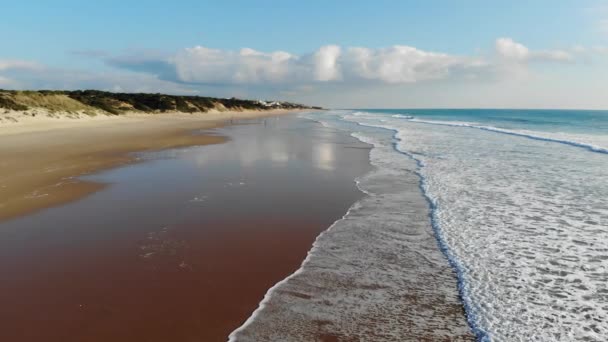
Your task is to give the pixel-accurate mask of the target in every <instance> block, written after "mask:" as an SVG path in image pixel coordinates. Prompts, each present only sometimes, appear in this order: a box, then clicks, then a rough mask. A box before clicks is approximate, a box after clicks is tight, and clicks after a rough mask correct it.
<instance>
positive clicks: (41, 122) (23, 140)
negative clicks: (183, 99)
mask: <svg viewBox="0 0 608 342" xmlns="http://www.w3.org/2000/svg"><path fill="white" fill-rule="evenodd" d="M286 112H287V111H268V112H225V113H220V114H212V113H206V114H194V115H191V114H159V115H151V114H145V115H142V114H139V115H137V114H134V115H133V114H132V115H124V116H103V117H102V116H97V117H91V118H84V119H65V118H64V119H62V120H57V119H49V118H30V119H29V120H24V122H19V123H17V124H2V125H0V221H2V220H6V219H10V218H14V217H18V216H21V215H25V214H28V213H33V212H36V211H38V210H41V209H44V208H48V207H51V206H54V205H59V204H62V203H68V202H70V201H73V200H75V199H78V198H81V197H83V196H86V195H88V194H91V193H93V192H95V191H98V190H100V189H102V188H103V186H104V185H103V184H100V183H93V182H83V181H80V180H78V179H75V177H74V176H78V175H82V174H87V173H90V172H93V171H98V170H103V169H107V168H111V167H115V166H117V165H121V164H126V163H130V162H132V161H133V158H132V156H130V155H129V152H133V151H147V150H159V149H166V148H174V147H183V146H192V145H205V144H213V143H220V142H222V141H223V138H221V137H211V136H205V135H198V134H192V131H193V130H196V129H200V128H209V127H217V126H219V125H221V124H222V123H223V122H224V121H226V120H230V119H231V118H251V117H259V116H266V115H275V114H284V113H286Z"/></svg>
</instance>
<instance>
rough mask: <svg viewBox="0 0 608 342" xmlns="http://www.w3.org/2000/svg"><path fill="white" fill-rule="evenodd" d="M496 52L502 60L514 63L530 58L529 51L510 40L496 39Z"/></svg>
mask: <svg viewBox="0 0 608 342" xmlns="http://www.w3.org/2000/svg"><path fill="white" fill-rule="evenodd" d="M496 52H497V53H498V55H499V56H500V57H502V58H506V59H510V60H516V61H525V60H527V59H528V58H529V57H530V50H528V48H527V47H525V46H524V45H522V44H520V43H517V42H516V41H514V40H513V39H511V38H498V39H497V40H496Z"/></svg>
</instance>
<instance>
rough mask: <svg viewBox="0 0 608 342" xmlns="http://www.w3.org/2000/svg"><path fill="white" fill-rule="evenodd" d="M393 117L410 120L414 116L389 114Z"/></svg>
mask: <svg viewBox="0 0 608 342" xmlns="http://www.w3.org/2000/svg"><path fill="white" fill-rule="evenodd" d="M391 116H392V117H393V118H398V119H408V120H411V119H413V118H414V117H413V116H411V115H401V114H395V115H391Z"/></svg>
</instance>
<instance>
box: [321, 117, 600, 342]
mask: <svg viewBox="0 0 608 342" xmlns="http://www.w3.org/2000/svg"><path fill="white" fill-rule="evenodd" d="M417 114H418V113H410V112H409V111H399V112H398V113H397V114H396V113H395V111H391V112H386V113H382V112H374V113H368V112H364V111H343V112H334V113H330V114H329V115H333V116H335V117H337V118H338V120H346V121H349V122H352V123H357V124H358V125H364V126H370V127H376V128H383V129H386V130H388V131H390V132H392V134H394V136H395V148H394V150H393V152H392V154H390V155H387V156H386V157H385V158H383V162H384V163H385V164H388V165H389V167H393V166H394V165H398V164H399V163H402V160H403V159H413V160H415V161H417V162H418V164H419V167H418V168H417V172H418V173H419V175H420V176H421V177H422V180H423V184H422V185H423V190H424V191H425V194H426V195H427V196H428V198H429V200H430V203H431V206H432V207H433V209H434V210H433V220H434V222H436V225H437V227H436V228H437V232H438V237H439V240H440V241H439V242H440V243H441V244H443V245H445V247H446V249H445V254H446V256H447V257H448V258H449V259H450V260H451V262H452V264H453V266H454V268H455V269H456V270H457V271H458V274H459V282H460V288H461V292H462V295H463V298H464V304H465V307H466V309H467V314H468V318H469V323H470V324H471V326H472V328H473V330H474V332H475V333H476V335H477V337H478V338H480V339H482V340H493V341H524V340H531V339H532V340H542V341H556V340H559V341H573V340H581V341H605V340H606V339H607V338H608V325H607V322H608V248H607V247H606V241H608V202H607V201H606V198H608V182H607V180H608V155H607V154H606V153H605V151H606V150H605V147H606V146H608V145H605V141H606V138H607V136H608V135H607V134H606V132H605V131H603V130H602V129H605V127H604V126H602V125H601V122H600V124H598V125H597V127H595V128H594V129H593V130H590V131H591V132H590V134H585V133H583V131H584V130H580V129H579V128H576V127H577V126H580V123H573V126H575V128H574V129H570V128H568V127H567V126H568V125H567V124H564V123H563V122H562V123H560V124H559V125H553V126H552V128H551V129H543V130H538V131H536V130H534V128H535V127H537V126H538V125H536V126H535V125H525V124H524V123H522V122H518V123H517V127H515V126H513V127H509V128H505V126H504V122H505V121H507V120H505V117H501V118H500V119H499V120H497V119H492V118H483V120H481V119H479V117H481V114H478V118H477V122H476V123H471V122H468V121H467V120H470V119H471V118H467V117H463V116H462V115H461V114H459V113H456V114H454V115H452V116H449V115H448V114H449V111H444V112H443V113H442V114H443V115H446V117H440V118H439V119H440V120H432V119H433V118H431V119H429V115H427V116H426V117H423V116H424V114H423V115H417ZM519 114H521V113H519ZM541 114H542V115H541ZM569 114H570V115H571V117H572V115H574V116H576V115H577V114H576V113H569ZM406 115H409V116H406ZM535 115H540V117H543V118H544V119H545V120H546V121H549V119H550V117H551V113H547V112H543V113H534V115H531V116H530V118H529V119H533V118H534V117H535ZM556 115H557V117H559V118H560V120H561V119H563V117H564V114H563V113H561V112H560V113H557V114H556ZM594 115H600V116H599V119H598V120H600V121H601V120H604V121H606V120H608V117H602V116H601V113H594ZM421 117H422V118H421ZM604 121H602V122H604ZM480 122H482V123H483V125H481V124H480ZM349 125H352V124H349ZM558 126H559V127H558ZM349 127H350V129H352V126H349ZM501 127H502V128H501ZM602 127H604V128H602ZM355 130H356V128H355ZM373 135H374V134H371V135H370V136H373ZM558 137H560V138H559V139H558ZM585 144H587V145H585ZM589 145H592V148H590V146H589ZM403 175H404V177H406V173H405V172H404V173H403ZM399 182H401V181H400V180H396V183H399ZM380 248H382V247H380Z"/></svg>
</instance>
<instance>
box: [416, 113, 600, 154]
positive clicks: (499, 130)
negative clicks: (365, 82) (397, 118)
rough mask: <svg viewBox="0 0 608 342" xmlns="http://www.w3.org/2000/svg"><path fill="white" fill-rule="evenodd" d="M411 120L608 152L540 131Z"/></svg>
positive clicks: (591, 145) (595, 146)
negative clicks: (543, 133)
mask: <svg viewBox="0 0 608 342" xmlns="http://www.w3.org/2000/svg"><path fill="white" fill-rule="evenodd" d="M409 121H411V122H418V123H424V124H431V125H442V126H453V127H469V128H475V129H480V130H484V131H490V132H496V133H501V134H507V135H514V136H518V137H524V138H528V139H533V140H541V141H549V142H554V143H559V144H564V145H570V146H574V147H580V148H584V149H586V150H588V151H591V152H595V153H603V154H608V148H605V147H602V146H597V145H594V144H590V143H585V142H581V141H576V140H569V139H560V138H554V137H549V136H546V135H542V133H540V134H539V132H527V131H514V130H509V129H504V128H498V127H494V126H484V125H479V124H474V123H469V122H455V121H433V120H421V119H416V118H412V119H410V120H409Z"/></svg>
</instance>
